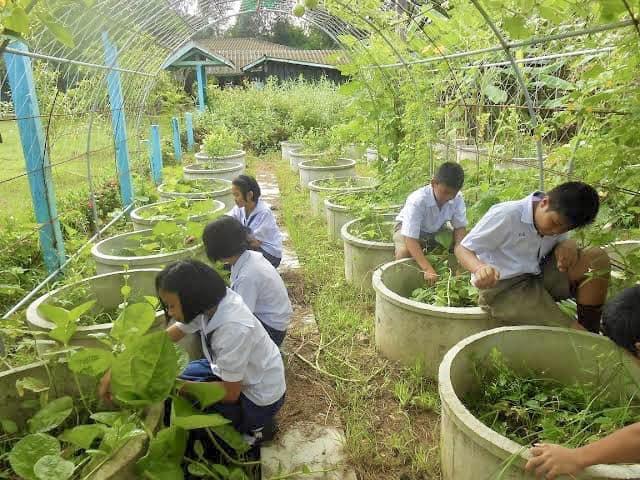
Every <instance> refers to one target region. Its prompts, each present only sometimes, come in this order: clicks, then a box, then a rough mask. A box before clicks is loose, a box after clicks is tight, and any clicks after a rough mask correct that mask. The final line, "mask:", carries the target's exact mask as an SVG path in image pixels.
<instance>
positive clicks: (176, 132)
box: [171, 117, 182, 162]
mask: <svg viewBox="0 0 640 480" xmlns="http://www.w3.org/2000/svg"><path fill="white" fill-rule="evenodd" d="M171 128H172V129H173V153H174V155H175V157H176V162H182V144H181V143H180V124H179V123H178V119H177V118H176V117H173V118H172V119H171Z"/></svg>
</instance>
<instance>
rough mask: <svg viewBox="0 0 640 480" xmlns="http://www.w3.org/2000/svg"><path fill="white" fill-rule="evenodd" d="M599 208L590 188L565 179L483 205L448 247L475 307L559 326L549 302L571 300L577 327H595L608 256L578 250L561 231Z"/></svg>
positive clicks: (512, 319) (563, 321)
mask: <svg viewBox="0 0 640 480" xmlns="http://www.w3.org/2000/svg"><path fill="white" fill-rule="evenodd" d="M599 205H600V203H599V199H598V193H597V192H596V191H595V190H594V189H593V188H592V187H591V186H589V185H586V184H584V183H581V182H567V183H564V184H562V185H559V186H558V187H556V188H554V189H553V190H551V191H549V192H548V193H547V194H544V193H542V192H536V193H533V194H531V195H529V196H527V197H525V198H523V199H522V200H518V201H512V202H504V203H500V204H497V205H494V206H493V207H491V209H490V210H489V211H488V212H487V213H486V214H485V216H484V217H483V218H482V219H481V220H480V221H479V222H478V223H477V224H476V226H475V227H474V228H473V229H472V230H471V231H470V232H469V234H468V235H467V236H466V237H465V238H464V240H463V241H462V243H461V244H460V245H458V246H457V247H456V256H457V257H458V260H459V262H460V263H461V264H462V266H464V267H465V268H466V269H467V270H469V271H470V272H471V273H472V281H473V283H474V285H475V286H476V287H478V288H479V289H480V299H479V301H480V305H481V306H482V307H483V308H485V310H487V311H488V312H489V313H490V314H491V315H492V316H493V317H494V318H496V319H497V320H499V321H503V322H505V323H509V324H514V323H516V324H543V325H544V324H547V325H556V326H557V325H564V326H567V325H568V324H570V323H571V320H570V319H569V318H568V317H567V316H566V315H565V314H564V313H563V312H562V310H560V308H559V307H558V306H557V305H556V301H558V300H563V299H567V298H571V297H575V299H576V301H577V304H578V322H579V325H580V326H582V327H583V328H585V329H587V330H589V331H592V332H598V331H599V328H600V317H601V314H602V305H603V304H604V301H605V299H606V297H607V288H608V284H609V271H610V267H609V258H608V256H607V254H606V253H605V252H604V251H603V250H602V249H600V248H588V249H584V250H581V249H579V248H578V246H577V244H576V242H575V241H574V240H570V239H569V238H568V236H567V235H566V233H567V232H568V231H569V230H573V229H576V228H580V227H582V226H584V225H588V224H589V223H591V222H593V220H594V219H595V218H596V215H597V214H598V209H599ZM573 326H576V327H577V326H578V324H574V325H573Z"/></svg>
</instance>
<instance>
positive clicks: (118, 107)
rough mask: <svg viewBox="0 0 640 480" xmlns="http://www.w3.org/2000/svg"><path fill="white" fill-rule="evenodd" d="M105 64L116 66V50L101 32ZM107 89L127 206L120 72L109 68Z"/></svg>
mask: <svg viewBox="0 0 640 480" xmlns="http://www.w3.org/2000/svg"><path fill="white" fill-rule="evenodd" d="M102 43H103V45H104V57H105V64H106V65H107V66H108V67H118V51H117V50H116V47H115V45H113V44H112V43H111V42H110V41H109V34H108V33H107V32H102ZM107 87H108V89H109V104H110V105H111V126H112V129H113V136H114V139H115V148H116V165H117V168H118V180H119V182H120V196H121V198H122V204H123V205H124V206H125V207H128V206H129V205H131V204H132V203H133V182H132V181H131V171H130V170H129V148H128V145H127V122H126V118H125V114H124V99H123V98H122V87H121V85H120V72H118V71H117V70H111V71H110V72H109V74H108V75H107Z"/></svg>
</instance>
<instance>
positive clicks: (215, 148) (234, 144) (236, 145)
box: [203, 123, 240, 159]
mask: <svg viewBox="0 0 640 480" xmlns="http://www.w3.org/2000/svg"><path fill="white" fill-rule="evenodd" d="M203 145H204V151H205V153H206V154H207V155H208V156H209V157H211V158H213V159H220V158H221V157H226V156H229V155H231V154H233V153H234V152H236V151H237V150H239V149H240V138H239V137H238V135H237V133H236V132H234V131H233V130H230V129H229V128H227V126H226V125H224V124H223V123H219V124H216V125H214V126H213V127H212V129H211V131H210V132H209V134H208V135H207V136H206V137H205V139H204V143H203Z"/></svg>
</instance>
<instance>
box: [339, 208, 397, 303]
mask: <svg viewBox="0 0 640 480" xmlns="http://www.w3.org/2000/svg"><path fill="white" fill-rule="evenodd" d="M380 217H381V219H380V221H381V223H383V224H384V225H385V226H389V227H391V225H393V218H394V215H381V216H380ZM362 222H363V219H361V218H358V219H356V220H352V221H350V222H348V223H345V224H344V225H343V226H342V230H341V231H340V235H341V236H342V241H343V245H344V276H345V279H346V280H347V282H348V283H350V284H352V285H355V286H356V287H358V288H359V289H360V290H362V291H364V292H369V293H373V287H372V286H371V277H372V275H373V272H374V271H375V270H376V269H377V268H378V267H379V266H380V265H384V264H385V263H387V262H390V261H392V260H393V259H394V258H395V254H394V250H395V246H394V243H393V241H391V242H375V241H371V240H364V239H362V238H358V237H356V236H355V235H354V234H352V233H351V228H352V227H354V226H357V225H361V224H362Z"/></svg>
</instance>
